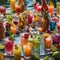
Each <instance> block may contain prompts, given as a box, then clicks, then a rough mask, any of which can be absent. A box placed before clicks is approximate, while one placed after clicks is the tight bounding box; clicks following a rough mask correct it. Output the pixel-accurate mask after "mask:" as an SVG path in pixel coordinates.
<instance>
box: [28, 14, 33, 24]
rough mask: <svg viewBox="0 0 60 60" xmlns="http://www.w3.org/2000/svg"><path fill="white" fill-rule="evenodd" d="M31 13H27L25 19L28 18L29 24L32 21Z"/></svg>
mask: <svg viewBox="0 0 60 60" xmlns="http://www.w3.org/2000/svg"><path fill="white" fill-rule="evenodd" d="M32 18H33V17H32V15H31V14H29V15H27V20H28V24H31V23H32Z"/></svg>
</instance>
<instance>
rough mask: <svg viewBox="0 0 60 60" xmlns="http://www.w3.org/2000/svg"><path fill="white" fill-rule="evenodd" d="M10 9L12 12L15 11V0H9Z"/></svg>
mask: <svg viewBox="0 0 60 60" xmlns="http://www.w3.org/2000/svg"><path fill="white" fill-rule="evenodd" d="M10 8H11V11H12V12H14V11H15V0H10Z"/></svg>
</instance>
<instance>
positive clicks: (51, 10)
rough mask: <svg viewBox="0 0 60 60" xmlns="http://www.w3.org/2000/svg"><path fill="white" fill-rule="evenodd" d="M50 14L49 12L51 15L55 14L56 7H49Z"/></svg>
mask: <svg viewBox="0 0 60 60" xmlns="http://www.w3.org/2000/svg"><path fill="white" fill-rule="evenodd" d="M48 12H49V13H50V14H53V12H54V7H53V6H48Z"/></svg>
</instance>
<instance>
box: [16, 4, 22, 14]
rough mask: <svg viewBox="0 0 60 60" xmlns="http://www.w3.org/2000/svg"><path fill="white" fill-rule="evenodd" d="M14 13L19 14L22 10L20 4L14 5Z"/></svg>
mask: <svg viewBox="0 0 60 60" xmlns="http://www.w3.org/2000/svg"><path fill="white" fill-rule="evenodd" d="M15 8H16V13H17V15H19V14H20V13H21V12H22V9H21V6H20V5H16V7H15Z"/></svg>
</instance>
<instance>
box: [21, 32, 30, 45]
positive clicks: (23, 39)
mask: <svg viewBox="0 0 60 60" xmlns="http://www.w3.org/2000/svg"><path fill="white" fill-rule="evenodd" d="M28 36H29V35H28V34H24V33H23V34H22V33H21V34H20V40H21V45H22V46H23V45H26V44H27V43H28Z"/></svg>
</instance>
